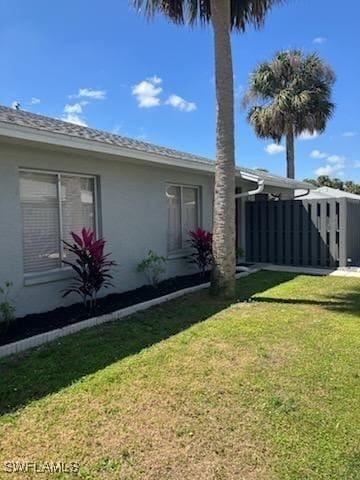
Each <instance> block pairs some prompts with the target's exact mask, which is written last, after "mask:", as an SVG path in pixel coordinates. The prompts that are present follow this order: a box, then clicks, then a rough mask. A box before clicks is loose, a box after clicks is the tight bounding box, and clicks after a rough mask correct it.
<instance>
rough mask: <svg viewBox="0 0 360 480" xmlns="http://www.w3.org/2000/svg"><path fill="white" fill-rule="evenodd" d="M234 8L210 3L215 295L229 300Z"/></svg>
mask: <svg viewBox="0 0 360 480" xmlns="http://www.w3.org/2000/svg"><path fill="white" fill-rule="evenodd" d="M230 4H231V2H230V1H229V0H210V5H211V21H212V26H213V31H214V48H215V84H216V103H217V118H216V122H217V123H216V170H215V194H214V217H213V256H214V267H213V272H212V280H211V293H212V294H213V295H215V296H221V297H225V298H229V297H232V296H234V294H235V143H234V80H233V66H232V55H231V39H230V14H231V12H230Z"/></svg>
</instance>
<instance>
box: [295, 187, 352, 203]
mask: <svg viewBox="0 0 360 480" xmlns="http://www.w3.org/2000/svg"><path fill="white" fill-rule="evenodd" d="M299 193H303V191H301V192H299ZM322 198H352V199H353V200H359V201H360V195H356V194H355V193H349V192H344V191H343V190H339V189H337V188H331V187H319V188H316V189H314V190H311V191H310V192H309V193H308V194H307V195H305V196H303V197H300V198H299V200H313V199H314V200H321V199H322Z"/></svg>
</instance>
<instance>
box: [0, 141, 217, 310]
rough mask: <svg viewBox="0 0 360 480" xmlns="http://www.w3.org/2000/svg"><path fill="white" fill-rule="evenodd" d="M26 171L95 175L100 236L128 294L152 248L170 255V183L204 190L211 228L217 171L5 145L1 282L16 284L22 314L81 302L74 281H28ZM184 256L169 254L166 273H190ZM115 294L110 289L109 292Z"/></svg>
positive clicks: (0, 175)
mask: <svg viewBox="0 0 360 480" xmlns="http://www.w3.org/2000/svg"><path fill="white" fill-rule="evenodd" d="M19 168H29V169H40V170H50V171H60V172H69V173H80V174H88V175H96V176H97V178H98V183H99V191H98V200H99V201H98V207H99V224H100V228H101V232H100V233H101V235H102V236H103V237H104V238H105V239H106V240H107V242H108V244H107V250H108V251H111V252H112V258H113V259H114V260H115V261H116V262H117V264H118V266H117V267H116V268H114V285H115V290H117V291H123V290H128V289H132V288H136V287H137V286H139V285H141V284H143V283H144V278H143V277H142V276H141V275H140V274H138V273H136V271H135V269H136V265H137V263H138V262H139V261H140V260H141V259H142V258H144V256H145V255H146V254H147V252H148V250H149V249H152V250H154V251H156V252H157V253H158V254H160V255H164V256H167V205H166V197H165V186H166V184H167V183H179V184H189V185H196V186H200V187H201V204H202V211H201V219H202V226H203V227H204V228H206V229H210V228H211V205H212V195H213V192H212V189H213V181H212V177H211V176H210V175H206V174H196V173H190V172H187V171H184V172H182V171H180V170H176V169H172V168H168V167H166V168H164V167H156V166H154V167H153V166H152V167H148V166H142V165H138V164H136V163H134V162H133V161H132V160H129V161H128V162H126V161H118V160H112V159H108V158H107V159H105V158H99V157H94V156H89V157H88V156H86V155H84V154H78V153H72V152H69V151H68V152H61V151H58V152H56V151H54V150H47V149H38V148H31V147H24V146H16V147H14V146H13V145H11V146H10V145H0V192H1V193H0V195H1V197H0V225H1V236H0V251H1V269H0V283H2V282H4V281H11V282H12V283H13V284H14V286H13V298H14V300H15V303H16V308H17V314H18V315H24V314H26V313H31V312H37V311H46V310H48V309H52V308H55V307H58V306H60V305H63V304H68V303H72V302H74V301H78V298H77V297H76V296H69V297H68V298H67V299H65V300H64V299H62V297H61V293H60V292H61V290H62V289H63V288H64V287H65V286H66V284H67V283H68V282H69V280H68V279H65V280H58V279H57V278H58V277H57V276H55V279H56V280H55V281H50V282H49V281H45V282H44V283H41V284H33V285H26V286H25V285H24V272H23V242H22V218H21V209H20V196H19ZM190 268H191V267H190V266H189V264H188V263H187V262H186V261H185V260H184V259H181V258H180V259H179V258H177V259H170V258H169V260H168V262H167V275H168V276H173V275H176V274H183V273H187V272H189V269H190ZM107 292H108V291H103V294H104V293H107Z"/></svg>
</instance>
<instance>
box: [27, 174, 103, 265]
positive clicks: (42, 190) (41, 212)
mask: <svg viewBox="0 0 360 480" xmlns="http://www.w3.org/2000/svg"><path fill="white" fill-rule="evenodd" d="M95 188H96V185H95V177H91V176H85V175H84V176H82V175H71V174H67V173H66V174H65V173H51V172H50V173H42V172H37V171H29V170H21V171H20V203H21V211H22V218H23V245H24V272H25V273H28V274H29V273H37V272H46V271H49V270H53V269H57V268H61V267H64V264H63V263H62V260H65V259H66V258H67V259H69V256H68V255H69V254H68V252H67V251H66V250H65V249H64V247H63V245H62V242H61V240H65V241H68V242H69V241H71V236H70V232H72V231H73V232H75V233H79V232H80V231H81V229H82V228H83V227H85V228H91V230H96V213H95V208H96V206H95Z"/></svg>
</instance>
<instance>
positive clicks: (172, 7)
mask: <svg viewBox="0 0 360 480" xmlns="http://www.w3.org/2000/svg"><path fill="white" fill-rule="evenodd" d="M281 1H282V0H133V2H134V4H135V7H136V8H137V10H138V11H140V10H141V9H142V7H144V11H145V13H146V14H147V15H148V16H153V15H154V14H155V13H156V12H160V13H163V14H164V15H166V16H167V17H169V18H170V19H171V20H172V21H173V22H175V23H177V24H184V23H186V24H189V25H193V24H195V23H196V22H200V23H202V24H208V23H210V24H211V25H212V28H213V33H214V54H215V85H216V101H217V127H216V170H215V193H214V216H213V256H214V268H213V275H212V282H211V285H212V288H211V291H212V293H213V294H214V295H216V296H223V297H232V296H233V295H234V293H235V146H234V86H233V66H232V54H231V40H230V31H231V30H232V29H234V30H239V31H244V30H245V27H246V25H247V24H248V23H250V24H253V25H255V26H256V27H260V26H261V25H262V23H263V21H264V18H265V15H266V12H267V11H268V10H269V9H270V7H271V6H272V5H274V4H276V3H280V2H281Z"/></svg>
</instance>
